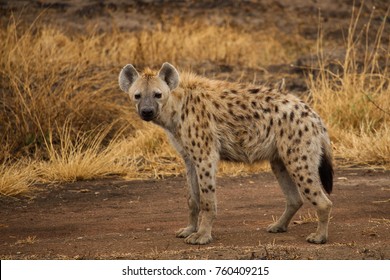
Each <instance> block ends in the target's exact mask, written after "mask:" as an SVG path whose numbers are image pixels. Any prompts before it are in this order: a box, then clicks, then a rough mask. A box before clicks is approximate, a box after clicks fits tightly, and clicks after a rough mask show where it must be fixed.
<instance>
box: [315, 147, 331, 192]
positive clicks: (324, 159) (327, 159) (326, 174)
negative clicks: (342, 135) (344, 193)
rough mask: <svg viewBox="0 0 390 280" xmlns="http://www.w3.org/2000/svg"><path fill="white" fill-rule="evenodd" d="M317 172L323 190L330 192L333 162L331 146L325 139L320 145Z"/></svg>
mask: <svg viewBox="0 0 390 280" xmlns="http://www.w3.org/2000/svg"><path fill="white" fill-rule="evenodd" d="M324 142H325V141H324ZM318 173H319V174H320V179H321V183H322V186H323V187H324V190H325V191H326V192H327V193H328V194H330V193H331V192H332V189H333V164H332V153H331V147H330V144H329V142H327V141H326V142H325V143H324V144H323V146H322V156H321V161H320V165H319V167H318Z"/></svg>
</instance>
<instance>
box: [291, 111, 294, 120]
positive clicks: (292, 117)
mask: <svg viewBox="0 0 390 280" xmlns="http://www.w3.org/2000/svg"><path fill="white" fill-rule="evenodd" d="M293 120H294V112H291V113H290V121H293Z"/></svg>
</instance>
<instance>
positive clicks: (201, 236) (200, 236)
mask: <svg viewBox="0 0 390 280" xmlns="http://www.w3.org/2000/svg"><path fill="white" fill-rule="evenodd" d="M212 240H213V238H212V237H211V234H207V233H199V232H194V233H192V234H191V235H190V236H188V237H187V238H186V239H185V242H186V243H188V244H193V245H204V244H208V243H210V242H211V241H212Z"/></svg>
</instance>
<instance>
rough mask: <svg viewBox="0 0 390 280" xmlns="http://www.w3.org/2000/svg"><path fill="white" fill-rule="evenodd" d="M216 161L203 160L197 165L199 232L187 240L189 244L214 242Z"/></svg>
mask: <svg viewBox="0 0 390 280" xmlns="http://www.w3.org/2000/svg"><path fill="white" fill-rule="evenodd" d="M216 165H217V162H216V161H212V160H202V161H201V162H198V163H197V165H196V171H197V175H198V182H199V191H200V192H199V196H200V216H199V219H200V220H199V227H198V231H197V232H194V233H192V234H191V235H190V236H188V237H187V238H186V240H185V241H186V242H187V243H189V244H207V243H210V242H211V241H212V236H211V229H212V225H213V221H214V219H215V217H216V214H217V203H216V194H215V189H216V186H215V173H216Z"/></svg>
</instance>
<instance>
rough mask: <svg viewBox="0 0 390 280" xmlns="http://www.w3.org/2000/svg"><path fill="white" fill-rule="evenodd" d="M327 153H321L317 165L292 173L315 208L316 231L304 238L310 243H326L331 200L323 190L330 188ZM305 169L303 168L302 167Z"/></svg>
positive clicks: (331, 172)
mask: <svg viewBox="0 0 390 280" xmlns="http://www.w3.org/2000/svg"><path fill="white" fill-rule="evenodd" d="M327 157H328V155H326V154H323V155H322V156H321V160H320V163H319V165H317V166H315V165H308V169H307V172H301V173H294V174H293V179H294V181H295V183H296V184H297V185H298V189H299V191H300V192H301V194H302V196H304V197H305V198H306V199H307V200H308V201H309V202H310V203H311V204H312V205H313V206H314V207H315V209H316V211H317V217H318V226H317V231H316V232H314V233H312V234H310V235H309V236H308V237H307V238H306V240H307V241H308V242H310V243H316V244H321V243H326V241H327V240H328V225H329V219H330V213H331V210H332V202H331V201H330V199H329V198H328V196H327V195H326V193H325V191H326V192H328V193H330V192H331V190H332V180H333V168H332V163H331V161H330V159H329V158H327ZM304 170H305V169H304Z"/></svg>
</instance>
